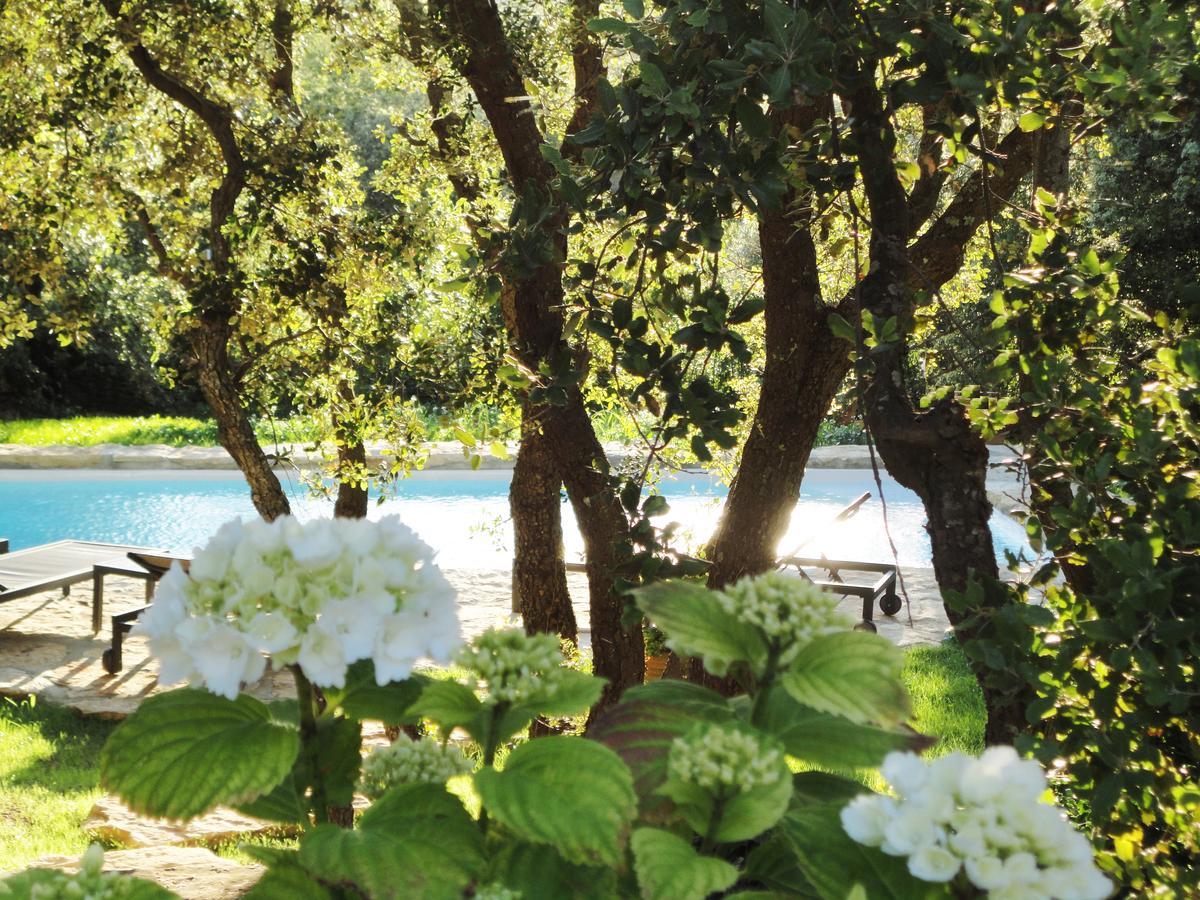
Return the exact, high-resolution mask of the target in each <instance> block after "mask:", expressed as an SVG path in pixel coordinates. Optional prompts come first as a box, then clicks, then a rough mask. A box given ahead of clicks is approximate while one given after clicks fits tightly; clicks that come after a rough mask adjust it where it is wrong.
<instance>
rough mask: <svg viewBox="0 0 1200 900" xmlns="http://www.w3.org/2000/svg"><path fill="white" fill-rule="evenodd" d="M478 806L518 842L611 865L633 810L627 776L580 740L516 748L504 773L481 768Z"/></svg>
mask: <svg viewBox="0 0 1200 900" xmlns="http://www.w3.org/2000/svg"><path fill="white" fill-rule="evenodd" d="M475 786H476V788H477V789H478V791H479V795H480V797H481V798H482V800H483V806H484V809H486V810H487V812H488V814H489V815H491V816H492V817H493V818H495V819H496V821H498V822H500V823H501V824H502V825H503V826H504V827H505V828H507V829H508V830H509V831H511V832H512V833H513V834H515V835H516V836H517V837H519V838H521V839H522V840H526V841H529V842H531V843H534V844H549V845H550V846H552V847H554V849H556V850H557V851H558V852H559V853H561V854H562V855H563V858H564V859H566V860H568V861H569V862H576V863H585V864H586V863H596V862H600V863H605V864H608V865H617V864H618V863H619V862H620V859H621V845H622V838H623V835H624V833H625V830H626V829H627V828H628V826H629V824H630V823H631V822H632V821H633V819H634V816H635V815H636V813H637V796H636V795H635V794H634V792H633V776H632V775H631V774H630V771H629V769H628V767H627V766H626V765H625V763H623V762H622V761H621V758H620V757H619V756H617V754H615V753H614V752H613V751H611V750H609V749H608V748H607V747H605V746H604V745H603V744H600V743H597V742H596V741H592V740H588V739H586V738H579V737H557V736H556V737H545V738H538V739H537V740H533V741H529V742H527V743H524V744H521V745H520V746H519V747H517V748H516V749H515V750H513V752H512V753H511V754H510V755H509V757H508V759H507V760H506V761H505V764H504V771H502V772H498V771H496V770H495V769H482V770H480V771H478V772H476V773H475Z"/></svg>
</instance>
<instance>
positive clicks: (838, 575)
mask: <svg viewBox="0 0 1200 900" xmlns="http://www.w3.org/2000/svg"><path fill="white" fill-rule="evenodd" d="M779 568H781V569H787V568H794V569H795V570H796V571H797V572H798V573H799V574H800V575H802V576H803V577H805V578H807V579H808V580H809V581H811V582H812V583H813V584H815V585H816V586H817V587H819V588H820V589H821V590H823V591H828V592H829V593H831V594H841V595H842V596H843V597H859V598H860V599H861V600H862V621H861V622H859V623H858V624H857V625H855V626H854V627H855V628H856V629H858V630H860V631H876V630H877V629H876V628H875V616H874V612H875V605H876V604H879V611H880V612H882V613H883V614H884V615H885V616H894V615H895V614H896V613H898V612H900V607H901V605H902V604H901V602H900V597H899V596H898V595H897V594H896V567H895V566H894V565H892V564H891V563H870V562H851V561H848V560H844V559H826V558H825V557H824V556H822V557H820V558H819V559H816V558H813V557H807V556H786V557H784V558H783V559H781V560H779ZM806 569H816V570H819V571H823V572H825V573H826V576H827V578H828V580H819V579H817V578H814V577H813V576H812V575H810V574H809V573H808V572H807V571H805V570H806ZM842 572H865V573H867V575H868V579H869V580H868V581H867V582H866V583H865V584H863V583H855V582H853V581H846V580H845V579H843V578H842Z"/></svg>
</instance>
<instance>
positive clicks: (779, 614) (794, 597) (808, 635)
mask: <svg viewBox="0 0 1200 900" xmlns="http://www.w3.org/2000/svg"><path fill="white" fill-rule="evenodd" d="M716 599H717V602H718V603H719V604H720V605H721V608H722V609H724V610H725V611H726V612H727V613H729V614H730V615H733V616H736V617H737V618H738V619H740V620H741V621H743V622H747V623H749V624H751V625H754V626H755V627H757V628H758V629H759V630H761V631H762V632H763V634H764V635H766V638H767V640H768V641H769V642H770V643H771V644H772V645H773V646H774V647H775V648H776V650H777V651H778V653H779V664H780V665H781V666H787V665H788V664H789V663H790V662H791V661H792V660H793V659H795V658H796V655H797V654H798V653H799V652H800V651H801V649H803V648H804V646H805V645H806V644H808V643H809V642H811V641H812V640H813V638H816V637H819V636H821V635H823V634H833V633H835V632H839V631H846V630H848V629H849V628H850V627H851V625H852V624H853V622H852V620H851V619H850V618H849V617H848V616H847V615H846V614H845V613H843V612H840V611H839V610H838V608H837V606H838V603H839V602H840V598H839V597H837V596H835V595H833V594H828V593H826V592H825V591H822V590H821V589H820V588H818V587H817V586H816V585H814V584H813V583H812V582H811V581H808V580H807V579H804V578H799V577H797V576H795V575H788V574H786V573H784V572H778V571H772V572H765V573H763V574H762V575H755V576H752V577H748V578H743V579H741V580H740V581H738V582H735V583H734V584H732V585H730V586H728V587H726V588H725V589H724V590H722V591H717V592H716ZM667 643H668V644H670V640H669V639H668V641H667Z"/></svg>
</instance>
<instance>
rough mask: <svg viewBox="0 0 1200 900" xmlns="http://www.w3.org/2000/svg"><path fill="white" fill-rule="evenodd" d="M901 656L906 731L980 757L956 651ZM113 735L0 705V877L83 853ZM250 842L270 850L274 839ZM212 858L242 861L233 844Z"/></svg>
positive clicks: (52, 712)
mask: <svg viewBox="0 0 1200 900" xmlns="http://www.w3.org/2000/svg"><path fill="white" fill-rule="evenodd" d="M906 656H907V663H906V666H905V671H904V680H905V683H906V684H907V685H908V689H909V692H910V693H911V694H912V698H913V713H914V716H913V723H914V725H915V727H916V728H917V730H919V731H922V732H924V733H925V734H929V735H933V736H935V737H937V738H938V743H937V745H936V746H935V748H934V749H933V751H932V752H934V753H945V752H949V751H951V750H965V751H967V752H971V753H978V752H979V751H980V750H982V749H983V699H982V696H981V695H980V693H979V688H978V686H977V685H976V684H975V680H974V679H973V678H972V677H971V673H970V670H969V669H968V668H967V662H966V659H965V658H964V657H963V655H962V651H961V650H959V649H958V647H957V646H955V645H953V644H943V645H942V646H940V647H921V648H915V649H912V650H909V651H908V652H907V653H906ZM114 727H115V723H114V722H110V721H106V720H104V719H96V718H90V717H85V716H80V715H77V714H75V713H73V712H71V711H70V710H66V709H63V708H61V707H56V706H52V705H50V704H46V703H33V704H31V703H29V702H28V701H26V702H23V703H17V702H14V701H12V700H8V699H4V698H0V872H4V871H8V870H11V869H18V868H22V867H24V866H26V865H28V864H29V863H30V862H31V861H33V860H34V859H36V858H38V857H39V856H44V855H46V854H50V853H62V854H67V855H72V856H78V855H79V854H81V853H83V851H84V850H85V849H86V848H87V843H88V842H87V840H86V839H85V837H84V835H83V832H82V831H80V829H79V826H80V824H81V823H82V822H83V820H84V818H85V817H86V816H87V813H88V810H89V809H91V807H92V804H93V803H94V802H95V800H96V798H97V797H99V796H100V772H99V765H98V762H99V755H100V748H101V747H102V746H103V744H104V741H105V739H106V738H107V737H108V734H109V732H111V731H112V729H113V728H114ZM868 780H871V779H868ZM255 841H256V842H266V843H271V844H275V845H278V840H277V839H274V840H273V839H270V838H266V839H255ZM217 852H218V853H220V854H221V855H223V856H230V857H232V858H235V859H239V860H243V861H245V860H246V859H248V858H247V857H246V856H245V855H244V854H242V853H241V852H240V851H239V850H238V849H237V842H231V843H229V844H228V845H226V846H223V847H219V848H217Z"/></svg>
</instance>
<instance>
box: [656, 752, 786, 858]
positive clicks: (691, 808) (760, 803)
mask: <svg viewBox="0 0 1200 900" xmlns="http://www.w3.org/2000/svg"><path fill="white" fill-rule="evenodd" d="M781 767H782V769H783V771H782V772H781V773H780V778H779V780H778V781H776V782H775V783H774V784H768V785H761V786H759V787H755V788H751V789H750V790H748V791H742V792H740V793H736V794H733V795H732V796H727V797H725V798H724V799H723V800H722V801H721V803H720V804H719V805H718V804H717V802H716V798H715V797H714V796H713V794H712V793H711V792H710V791H707V790H705V789H704V788H702V787H699V786H697V785H695V784H691V783H688V782H685V781H680V780H679V779H675V778H670V779H668V780H667V781H666V783H665V784H664V785H663V786H662V787H661V788H659V793H660V794H662V795H663V796H665V797H669V798H670V799H671V801H672V802H673V803H674V804H675V809H676V811H677V812H678V813H679V814H680V815H681V816H682V817H683V819H684V821H686V822H687V823H688V825H690V826H691V827H692V829H693V830H694V831H695V832H696V833H697V834H710V833H711V834H712V836H713V839H714V840H716V841H719V842H720V843H723V844H730V843H735V842H737V841H748V840H750V839H751V838H755V837H758V836H759V835H760V834H762V833H763V832H764V831H766V830H767V829H768V828H770V827H771V826H772V825H774V824H775V823H776V822H778V821H779V820H780V819H781V818H782V817H783V814H784V813H785V812H787V808H788V803H789V802H790V801H791V799H792V779H791V773H790V772H789V771H787V766H786V765H783V764H782V763H781ZM713 816H717V817H718V818H719V821H718V822H717V825H716V827H715V828H714V827H713V826H712V818H713Z"/></svg>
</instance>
